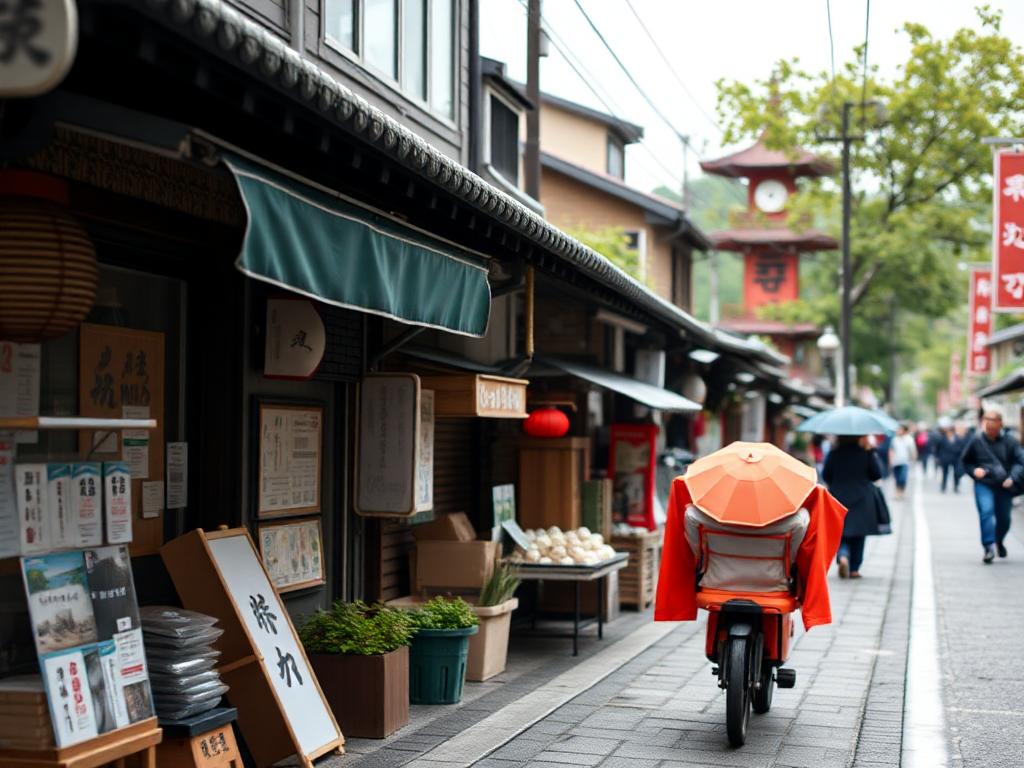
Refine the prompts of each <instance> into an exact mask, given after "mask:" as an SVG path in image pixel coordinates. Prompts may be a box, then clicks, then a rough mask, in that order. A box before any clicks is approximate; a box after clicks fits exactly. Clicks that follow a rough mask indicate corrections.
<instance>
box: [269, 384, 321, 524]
mask: <svg viewBox="0 0 1024 768" xmlns="http://www.w3.org/2000/svg"><path fill="white" fill-rule="evenodd" d="M323 422H324V409H323V408H321V407H320V406H318V405H277V404H271V403H260V413H259V430H260V432H259V435H260V438H259V452H260V456H259V487H258V489H257V495H256V503H257V509H256V512H257V516H258V517H260V518H269V517H286V516H291V515H308V514H312V513H315V512H319V511H320V483H321V477H320V463H321V457H322V456H323Z"/></svg>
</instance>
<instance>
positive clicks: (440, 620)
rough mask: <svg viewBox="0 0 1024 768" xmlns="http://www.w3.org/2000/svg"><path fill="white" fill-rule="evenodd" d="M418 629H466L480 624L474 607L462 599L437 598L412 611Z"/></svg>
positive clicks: (412, 618) (411, 614) (410, 613)
mask: <svg viewBox="0 0 1024 768" xmlns="http://www.w3.org/2000/svg"><path fill="white" fill-rule="evenodd" d="M409 616H410V618H411V620H412V623H413V625H414V626H415V627H416V628H417V629H466V628H467V627H475V626H476V625H477V624H478V623H479V621H480V620H479V619H478V618H477V616H476V613H475V612H474V611H473V607H472V606H471V605H470V604H469V603H467V602H466V601H465V600H463V599H462V598H461V597H454V598H450V599H449V598H447V597H435V598H433V599H431V600H428V601H427V602H426V603H424V604H423V607H422V608H419V609H417V610H415V611H410V612H409Z"/></svg>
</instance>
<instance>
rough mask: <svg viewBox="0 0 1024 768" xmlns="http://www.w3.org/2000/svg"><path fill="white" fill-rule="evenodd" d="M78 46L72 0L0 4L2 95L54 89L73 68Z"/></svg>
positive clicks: (17, 0) (34, 93)
mask: <svg viewBox="0 0 1024 768" xmlns="http://www.w3.org/2000/svg"><path fill="white" fill-rule="evenodd" d="M77 49H78V9H77V8H76V6H75V3H74V1H73V0H11V2H6V3H0V98H10V97H16V98H24V97H26V96H38V95H40V94H42V93H47V92H48V91H52V90H53V89H54V88H56V87H57V86H58V85H59V84H60V82H61V80H63V79H64V77H65V75H67V73H68V70H69V69H71V64H72V62H74V60H75V51H76V50H77Z"/></svg>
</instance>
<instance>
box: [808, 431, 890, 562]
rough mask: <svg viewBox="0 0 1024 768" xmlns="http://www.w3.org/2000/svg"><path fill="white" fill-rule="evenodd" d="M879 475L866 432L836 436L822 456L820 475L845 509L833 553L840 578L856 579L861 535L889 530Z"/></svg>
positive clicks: (861, 554) (879, 467) (878, 463)
mask: <svg viewBox="0 0 1024 768" xmlns="http://www.w3.org/2000/svg"><path fill="white" fill-rule="evenodd" d="M881 477H882V463H881V461H880V460H879V458H878V453H877V452H876V451H875V450H874V448H872V447H871V444H870V442H869V441H868V439H867V437H866V436H862V437H858V436H855V435H842V436H840V437H839V444H838V445H837V446H836V447H834V448H833V449H832V450H831V451H830V452H829V454H828V458H827V459H826V460H825V469H824V471H823V472H822V479H823V480H824V481H825V484H826V485H827V486H828V490H829V492H830V493H831V494H832V495H833V496H835V497H836V498H837V499H839V502H840V503H841V504H842V505H843V506H844V507H846V510H847V511H846V520H845V521H844V522H843V538H842V541H841V542H840V544H839V552H838V554H837V556H836V561H837V562H838V563H839V577H840V578H843V579H845V578H847V577H849V578H851V579H859V578H860V568H861V564H862V563H863V562H864V539H865V537H867V536H877V535H879V534H882V533H889V532H890V529H889V526H888V513H889V510H888V509H887V508H884V504H885V499H884V498H883V497H882V496H881V492H880V491H879V489H878V488H877V487H876V486H875V481H877V480H879V479H881ZM879 505H883V508H880V506H879ZM883 521H884V522H883Z"/></svg>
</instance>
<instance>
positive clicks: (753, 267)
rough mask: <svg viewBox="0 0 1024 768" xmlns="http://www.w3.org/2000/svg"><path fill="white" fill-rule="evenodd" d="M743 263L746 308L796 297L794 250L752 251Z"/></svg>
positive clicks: (795, 258) (797, 289) (796, 271)
mask: <svg viewBox="0 0 1024 768" xmlns="http://www.w3.org/2000/svg"><path fill="white" fill-rule="evenodd" d="M745 265H746V266H745V267H744V278H743V281H744V287H743V299H744V304H745V306H746V307H747V308H748V309H754V308H756V307H761V306H764V305H766V304H775V303H778V302H780V301H791V300H793V299H796V298H797V297H798V294H799V277H798V262H797V257H796V254H794V253H782V252H776V251H755V252H751V253H748V254H747V255H746V257H745Z"/></svg>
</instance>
